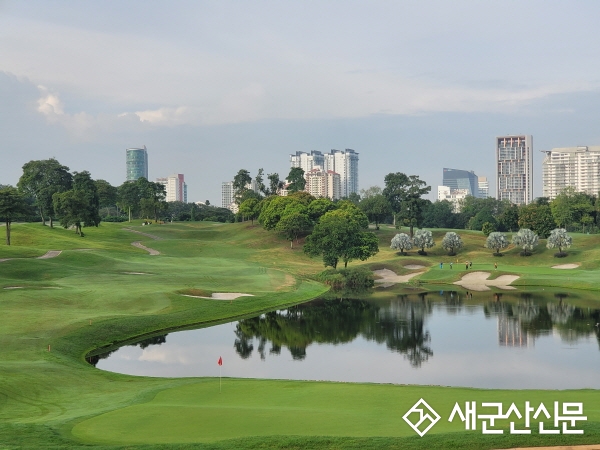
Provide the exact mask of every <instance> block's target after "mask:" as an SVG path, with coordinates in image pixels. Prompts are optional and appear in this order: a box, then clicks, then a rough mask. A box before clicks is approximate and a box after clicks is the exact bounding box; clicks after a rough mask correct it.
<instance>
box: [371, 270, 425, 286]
mask: <svg viewBox="0 0 600 450" xmlns="http://www.w3.org/2000/svg"><path fill="white" fill-rule="evenodd" d="M373 273H374V274H375V275H377V276H378V277H381V278H379V279H377V280H375V283H378V284H381V287H390V286H392V285H394V284H396V283H406V282H408V280H410V279H411V278H412V277H416V276H417V275H419V274H420V273H421V272H415V273H409V274H408V275H397V274H396V273H395V272H393V271H391V270H390V269H380V270H374V271H373Z"/></svg>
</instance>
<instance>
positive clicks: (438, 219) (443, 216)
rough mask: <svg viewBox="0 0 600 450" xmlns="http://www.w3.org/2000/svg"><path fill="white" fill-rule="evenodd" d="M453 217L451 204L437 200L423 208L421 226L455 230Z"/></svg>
mask: <svg viewBox="0 0 600 450" xmlns="http://www.w3.org/2000/svg"><path fill="white" fill-rule="evenodd" d="M455 216H456V214H454V205H453V204H452V203H450V202H449V201H448V200H441V201H440V200H437V201H435V202H433V203H429V204H428V205H427V206H426V207H425V208H424V210H423V223H422V224H421V225H422V226H424V227H430V228H456V227H455Z"/></svg>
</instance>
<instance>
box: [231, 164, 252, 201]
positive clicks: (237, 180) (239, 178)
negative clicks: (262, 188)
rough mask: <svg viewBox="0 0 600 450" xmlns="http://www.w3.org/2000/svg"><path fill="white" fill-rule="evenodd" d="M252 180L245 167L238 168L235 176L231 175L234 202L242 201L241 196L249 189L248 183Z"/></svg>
mask: <svg viewBox="0 0 600 450" xmlns="http://www.w3.org/2000/svg"><path fill="white" fill-rule="evenodd" d="M251 182H252V177H251V176H250V172H248V171H247V170H246V169H240V170H239V171H238V173H237V174H236V176H235V177H233V197H234V199H235V200H234V201H235V203H236V204H238V205H239V204H240V203H241V202H242V200H241V199H242V196H243V195H244V193H245V192H246V191H248V190H249V188H248V185H249V184H250V183H251Z"/></svg>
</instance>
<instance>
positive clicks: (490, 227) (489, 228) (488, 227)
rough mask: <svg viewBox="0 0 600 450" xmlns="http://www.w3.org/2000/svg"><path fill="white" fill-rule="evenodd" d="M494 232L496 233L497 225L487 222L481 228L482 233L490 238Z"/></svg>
mask: <svg viewBox="0 0 600 450" xmlns="http://www.w3.org/2000/svg"><path fill="white" fill-rule="evenodd" d="M494 231H496V225H495V224H494V223H490V222H485V223H484V224H483V226H482V227H481V232H482V233H483V234H484V235H486V236H489V235H490V233H492V232H494Z"/></svg>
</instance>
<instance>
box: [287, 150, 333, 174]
mask: <svg viewBox="0 0 600 450" xmlns="http://www.w3.org/2000/svg"><path fill="white" fill-rule="evenodd" d="M290 164H291V165H290V167H300V168H301V169H302V170H304V173H308V172H310V171H311V170H313V169H314V168H315V167H324V165H325V159H324V157H323V153H321V152H319V151H317V150H311V152H310V153H306V152H296V154H295V155H290Z"/></svg>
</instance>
